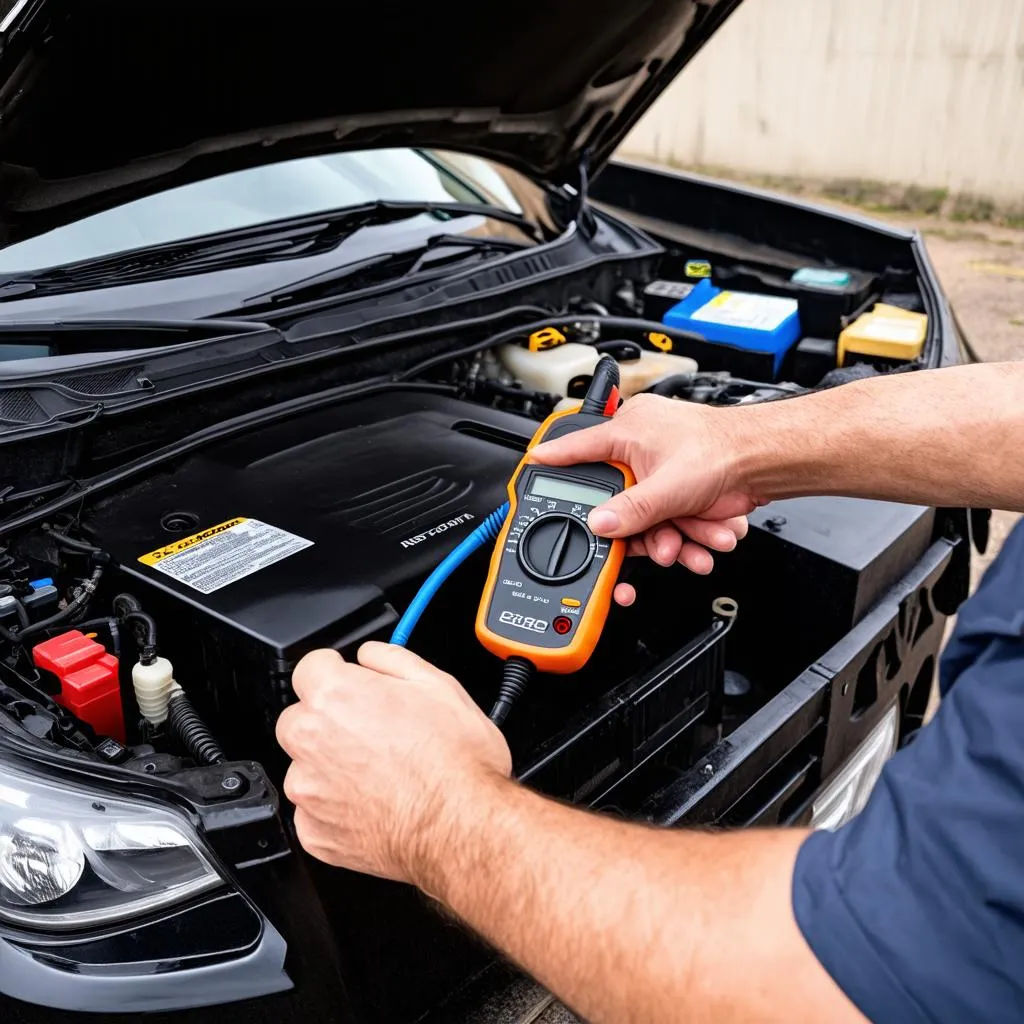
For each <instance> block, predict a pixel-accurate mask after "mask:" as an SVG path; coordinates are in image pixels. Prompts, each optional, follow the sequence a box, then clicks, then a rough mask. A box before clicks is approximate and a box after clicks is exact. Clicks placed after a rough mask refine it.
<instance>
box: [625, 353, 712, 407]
mask: <svg viewBox="0 0 1024 1024" xmlns="http://www.w3.org/2000/svg"><path fill="white" fill-rule="evenodd" d="M696 372H697V362H696V360H694V359H690V358H689V356H674V355H672V353H671V352H646V351H645V352H644V354H643V355H642V356H641V357H640V358H639V359H633V360H631V361H629V362H624V363H619V394H620V395H622V397H623V398H630V397H631V396H633V395H635V394H638V393H639V392H641V391H644V390H646V389H647V388H649V387H650V386H651V385H652V384H654V383H655V382H656V381H659V380H663V379H664V378H665V377H672V376H675V374H677V373H696Z"/></svg>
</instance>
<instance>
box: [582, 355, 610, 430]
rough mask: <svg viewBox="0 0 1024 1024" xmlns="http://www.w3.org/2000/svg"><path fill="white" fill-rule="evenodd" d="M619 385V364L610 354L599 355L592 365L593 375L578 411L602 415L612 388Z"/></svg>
mask: <svg viewBox="0 0 1024 1024" xmlns="http://www.w3.org/2000/svg"><path fill="white" fill-rule="evenodd" d="M618 385H619V364H618V363H617V362H616V361H615V360H614V359H613V358H612V357H611V356H601V358H600V359H599V360H598V361H597V366H595V367H594V376H593V377H592V378H591V381H590V387H588V388H587V395H586V398H584V399H583V404H582V405H581V406H580V412H583V413H593V414H594V415H597V416H603V415H604V410H605V406H606V405H607V404H608V396H609V395H610V394H611V393H612V388H615V387H618Z"/></svg>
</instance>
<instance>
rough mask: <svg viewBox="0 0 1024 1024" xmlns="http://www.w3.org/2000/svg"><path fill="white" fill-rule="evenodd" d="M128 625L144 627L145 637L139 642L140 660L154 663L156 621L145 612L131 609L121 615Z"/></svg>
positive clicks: (145, 663) (150, 663) (145, 662)
mask: <svg viewBox="0 0 1024 1024" xmlns="http://www.w3.org/2000/svg"><path fill="white" fill-rule="evenodd" d="M121 620H122V621H123V622H124V623H125V624H126V625H129V626H130V625H133V624H134V625H137V626H141V627H142V632H143V635H144V637H145V639H144V640H143V641H142V642H141V643H140V644H139V661H141V662H142V664H143V665H152V664H153V662H154V661H156V623H155V622H154V621H153V619H152V617H151V616H149V615H147V614H146V613H145V612H139V611H130V612H125V613H124V615H122V616H121Z"/></svg>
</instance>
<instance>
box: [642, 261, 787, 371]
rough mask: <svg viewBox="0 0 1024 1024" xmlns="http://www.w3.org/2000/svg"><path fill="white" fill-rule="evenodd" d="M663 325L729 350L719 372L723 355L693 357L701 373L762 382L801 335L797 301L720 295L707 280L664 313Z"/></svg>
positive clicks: (777, 368) (722, 292)
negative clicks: (715, 371) (715, 372)
mask: <svg viewBox="0 0 1024 1024" xmlns="http://www.w3.org/2000/svg"><path fill="white" fill-rule="evenodd" d="M662 323H664V324H665V325H666V326H667V327H672V328H675V329H677V330H682V331H688V332H690V333H691V334H697V335H700V336H702V337H703V338H704V339H705V341H706V343H707V345H706V346H705V347H707V348H709V349H712V350H713V347H714V346H716V345H722V346H726V347H727V348H728V349H729V350H731V352H730V353H729V354H728V356H726V357H725V358H724V362H725V365H722V366H720V367H719V366H716V365H715V363H716V362H722V361H723V358H722V356H724V353H723V354H722V355H720V357H719V359H718V360H716V359H714V357H713V355H711V353H706V356H707V358H701V357H700V356H696V358H697V362H698V364H699V365H700V367H701V369H708V370H712V369H718V368H721V369H728V370H729V371H730V372H732V373H734V374H739V375H749V376H752V377H757V378H759V379H761V380H765V379H772V380H774V379H775V378H776V377H777V376H778V373H779V371H780V369H781V368H782V362H783V359H784V358H785V357H786V355H787V353H788V352H789V350H790V349H791V348H792V347H793V346H794V345H795V344H796V342H797V340H798V339H799V338H800V333H801V330H800V318H799V315H798V306H797V301H796V299H790V298H783V297H780V296H775V295H758V294H755V293H753V292H734V291H725V290H723V289H721V288H717V287H716V286H715V285H713V284H712V283H711V281H710V280H709V279H705V280H703V281H701V282H700V283H699V284H698V285H697V286H696V287H695V288H694V289H693V291H692V292H690V294H689V295H688V296H687V297H686V298H685V299H683V300H682V302H679V303H677V304H676V305H675V306H673V307H672V308H671V309H670V310H668V311H667V312H666V313H665V314H664V316H663V317H662ZM687 354H688V355H690V354H692V353H687ZM738 357H739V358H738Z"/></svg>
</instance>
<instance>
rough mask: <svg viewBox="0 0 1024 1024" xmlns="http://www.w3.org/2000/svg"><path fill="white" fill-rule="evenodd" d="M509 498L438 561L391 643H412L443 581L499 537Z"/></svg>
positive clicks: (401, 619) (400, 645)
mask: <svg viewBox="0 0 1024 1024" xmlns="http://www.w3.org/2000/svg"><path fill="white" fill-rule="evenodd" d="M508 507H509V505H508V502H507V501H506V502H505V504H504V505H501V506H500V507H498V508H496V509H495V510H494V511H493V512H492V513H491V514H490V515H489V516H488V517H487V518H486V519H485V520H484V521H483V522H482V523H481V524H480V525H479V526H478V527H477V528H476V529H475V530H474V531H473V532H472V533H471V534H470V535H469V536H468V537H467V538H466V539H465V540H464V541H463V542H462V543H461V544H460V545H459V546H458V547H457V548H456V549H455V550H454V551H452V552H451V554H450V555H448V557H447V558H445V559H444V561H442V562H441V563H440V565H438V567H437V568H436V569H435V570H434V571H433V572H432V573H431V574H430V575H429V576H428V577H427V578H426V580H424V582H423V586H421V587H420V589H419V590H418V591H417V592H416V596H415V597H414V598H413V599H412V601H411V602H410V603H409V607H408V608H406V610H405V614H404V615H403V616H402V617H401V618H400V619H399V620H398V625H397V626H395V631H394V632H393V633H392V634H391V643H393V644H397V645H398V646H399V647H405V646H406V645H407V644H408V643H409V637H410V636H412V631H413V630H414V629H415V628H416V623H417V622H419V621H420V617H421V616H422V615H423V613H424V612H425V611H426V609H427V605H428V604H430V602H431V601H432V600H433V598H434V595H435V594H436V593H437V592H438V591H439V590H440V589H441V586H442V585H443V584H444V581H445V580H446V579H448V577H449V576H451V574H452V573H453V572H455V570H456V569H457V568H458V567H459V566H460V565H462V563H463V562H464V561H466V559H467V558H469V556H470V555H471V554H473V552H474V551H477V550H479V549H480V548H482V547H483V546H484V545H485V544H488V543H493V541H495V540H497V537H498V534H499V533H500V532H501V527H502V525H503V524H504V522H505V517H506V516H507V515H508Z"/></svg>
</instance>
